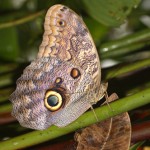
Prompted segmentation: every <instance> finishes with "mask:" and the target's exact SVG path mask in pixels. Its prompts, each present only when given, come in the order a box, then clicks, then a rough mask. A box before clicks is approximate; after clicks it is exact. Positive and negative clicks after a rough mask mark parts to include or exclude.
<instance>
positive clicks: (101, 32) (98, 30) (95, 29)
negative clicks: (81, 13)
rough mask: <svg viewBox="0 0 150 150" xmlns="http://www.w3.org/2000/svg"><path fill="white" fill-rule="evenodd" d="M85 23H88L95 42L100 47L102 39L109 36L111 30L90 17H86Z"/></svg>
mask: <svg viewBox="0 0 150 150" xmlns="http://www.w3.org/2000/svg"><path fill="white" fill-rule="evenodd" d="M84 22H85V23H86V25H87V27H88V29H89V31H90V33H91V35H92V37H93V40H94V42H95V43H96V45H98V44H99V42H100V41H101V39H102V38H103V37H104V36H105V35H106V34H107V31H108V29H109V28H108V27H106V26H104V25H102V24H101V23H99V22H98V21H96V20H94V19H93V18H89V17H86V18H85V19H84Z"/></svg>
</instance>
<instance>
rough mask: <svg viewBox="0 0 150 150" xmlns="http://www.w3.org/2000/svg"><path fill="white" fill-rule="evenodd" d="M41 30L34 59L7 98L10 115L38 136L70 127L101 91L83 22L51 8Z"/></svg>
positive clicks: (95, 56)
mask: <svg viewBox="0 0 150 150" xmlns="http://www.w3.org/2000/svg"><path fill="white" fill-rule="evenodd" d="M44 30H45V31H44V35H43V41H42V43H41V45H40V48H39V53H38V56H37V58H36V59H35V60H34V61H33V62H32V63H31V64H30V65H29V66H28V67H26V68H25V70H24V71H23V74H22V75H21V77H20V78H19V79H18V80H17V87H16V90H15V91H14V92H13V93H12V95H11V96H10V101H11V102H12V104H13V111H12V115H13V116H14V117H15V118H16V119H17V120H18V121H19V122H20V124H21V125H22V126H24V127H28V128H32V129H38V130H43V129H46V128H48V127H49V126H50V125H53V124H54V125H57V126H59V127H63V126H66V125H68V124H69V123H71V122H72V121H74V120H75V119H77V118H78V117H79V116H80V115H81V114H83V113H84V112H85V111H86V110H87V109H89V108H90V107H91V103H96V102H97V101H98V100H99V99H100V98H101V97H102V96H103V94H104V91H105V88H102V87H101V85H100V77H101V74H100V73H101V72H100V62H99V58H98V54H97V51H96V48H95V45H94V43H93V40H92V38H91V35H90V33H89V31H88V29H87V28H86V26H85V24H84V23H83V21H82V19H81V18H80V17H79V16H78V15H77V14H76V13H74V12H73V11H72V10H70V9H69V8H68V7H66V6H63V5H54V6H52V7H51V8H50V9H49V10H48V12H47V14H46V17H45V23H44ZM91 100H92V101H91Z"/></svg>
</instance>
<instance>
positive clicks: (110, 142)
mask: <svg viewBox="0 0 150 150" xmlns="http://www.w3.org/2000/svg"><path fill="white" fill-rule="evenodd" d="M116 99H118V96H117V94H116V93H113V94H112V95H111V96H109V97H108V101H109V102H111V101H114V100H116ZM75 140H76V142H77V144H76V145H77V146H76V150H128V149H129V147H130V140H131V123H130V118H129V115H128V113H123V114H120V115H117V116H114V117H112V118H110V119H107V120H105V121H102V122H99V123H96V124H93V125H91V126H89V127H86V128H84V129H82V130H81V131H80V132H76V134H75Z"/></svg>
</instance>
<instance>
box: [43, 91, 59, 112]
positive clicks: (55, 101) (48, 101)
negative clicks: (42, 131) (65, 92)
mask: <svg viewBox="0 0 150 150" xmlns="http://www.w3.org/2000/svg"><path fill="white" fill-rule="evenodd" d="M44 103H45V106H46V108H47V109H49V110H50V111H56V110H58V109H59V108H60V107H61V106H62V96H61V95H60V94H59V93H58V92H56V91H47V92H46V95H45V100H44Z"/></svg>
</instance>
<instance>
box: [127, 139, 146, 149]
mask: <svg viewBox="0 0 150 150" xmlns="http://www.w3.org/2000/svg"><path fill="white" fill-rule="evenodd" d="M144 142H145V141H142V142H138V143H136V144H134V145H133V146H131V147H130V150H137V149H138V148H139V147H140V146H141V145H142V144H143V143H144Z"/></svg>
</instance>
